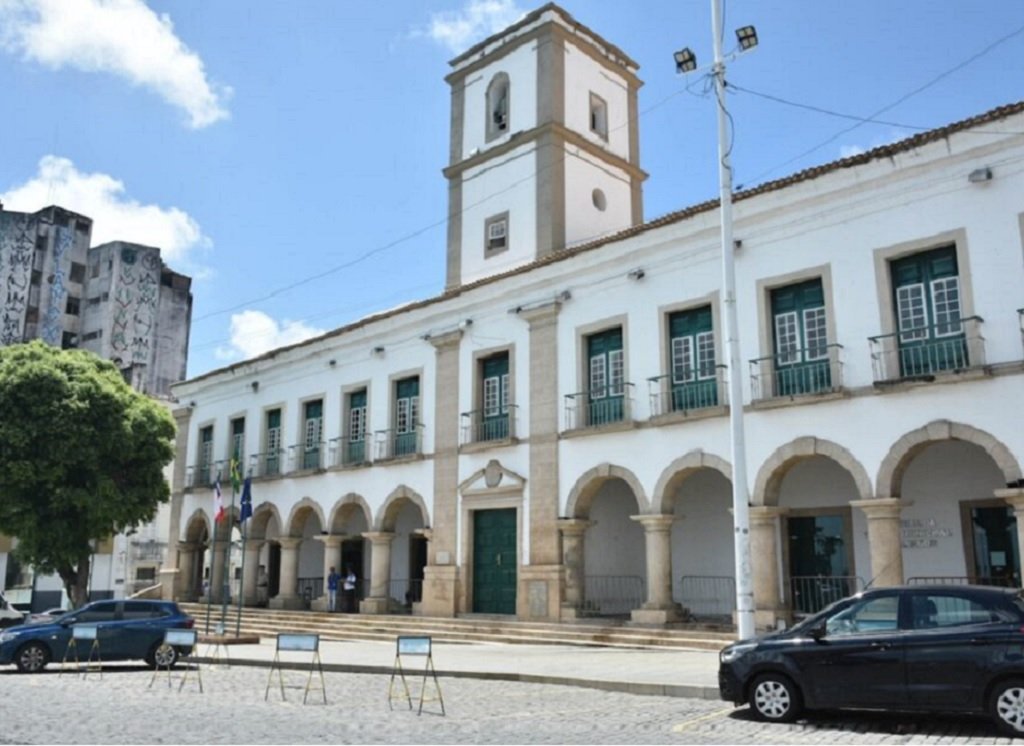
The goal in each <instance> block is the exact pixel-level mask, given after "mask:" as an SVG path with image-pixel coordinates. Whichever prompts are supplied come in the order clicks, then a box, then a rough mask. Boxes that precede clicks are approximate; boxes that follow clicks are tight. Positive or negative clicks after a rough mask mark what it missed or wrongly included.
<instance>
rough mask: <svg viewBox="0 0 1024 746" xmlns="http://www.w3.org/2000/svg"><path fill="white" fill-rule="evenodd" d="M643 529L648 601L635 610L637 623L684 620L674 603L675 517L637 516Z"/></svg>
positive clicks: (634, 517)
mask: <svg viewBox="0 0 1024 746" xmlns="http://www.w3.org/2000/svg"><path fill="white" fill-rule="evenodd" d="M630 517H631V518H632V519H633V520H634V521H636V522H637V523H640V524H642V525H643V527H644V545H645V547H646V554H647V601H646V602H645V603H644V605H643V606H642V607H641V608H639V609H633V611H632V613H631V615H630V616H631V617H632V619H633V621H634V622H637V623H638V624H666V623H667V622H677V621H680V620H682V618H683V609H682V607H681V606H680V605H679V604H677V603H673V601H672V521H673V520H674V519H675V516H672V515H634V516H630Z"/></svg>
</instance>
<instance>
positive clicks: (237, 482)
mask: <svg viewBox="0 0 1024 746" xmlns="http://www.w3.org/2000/svg"><path fill="white" fill-rule="evenodd" d="M231 489H232V490H233V491H234V492H236V493H237V492H238V491H239V490H240V489H242V474H241V473H240V472H239V470H238V459H231Z"/></svg>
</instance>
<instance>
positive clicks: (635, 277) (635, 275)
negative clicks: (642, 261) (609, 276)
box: [626, 267, 647, 280]
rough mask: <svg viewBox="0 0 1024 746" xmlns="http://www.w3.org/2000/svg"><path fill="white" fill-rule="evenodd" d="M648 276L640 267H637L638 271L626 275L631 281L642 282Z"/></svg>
mask: <svg viewBox="0 0 1024 746" xmlns="http://www.w3.org/2000/svg"><path fill="white" fill-rule="evenodd" d="M646 276H647V273H646V272H644V271H643V270H642V269H640V267H637V268H636V269H631V270H630V271H629V273H628V274H627V275H626V277H628V278H629V279H631V280H642V279H644V277H646Z"/></svg>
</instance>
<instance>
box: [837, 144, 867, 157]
mask: <svg viewBox="0 0 1024 746" xmlns="http://www.w3.org/2000/svg"><path fill="white" fill-rule="evenodd" d="M865 152H867V151H865V150H864V148H863V147H861V146H860V145H841V146H840V147H839V157H840V158H850V157H852V156H855V155H860V154H861V153H865Z"/></svg>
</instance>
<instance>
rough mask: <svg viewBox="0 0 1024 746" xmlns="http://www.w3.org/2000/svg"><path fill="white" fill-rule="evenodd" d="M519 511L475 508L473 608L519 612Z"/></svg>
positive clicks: (495, 611)
mask: <svg viewBox="0 0 1024 746" xmlns="http://www.w3.org/2000/svg"><path fill="white" fill-rule="evenodd" d="M517 564H518V560H517V554H516V511H515V508H507V509H501V510H476V511H474V512H473V611H474V612H475V613H477V614H515V613H516V565H517Z"/></svg>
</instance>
